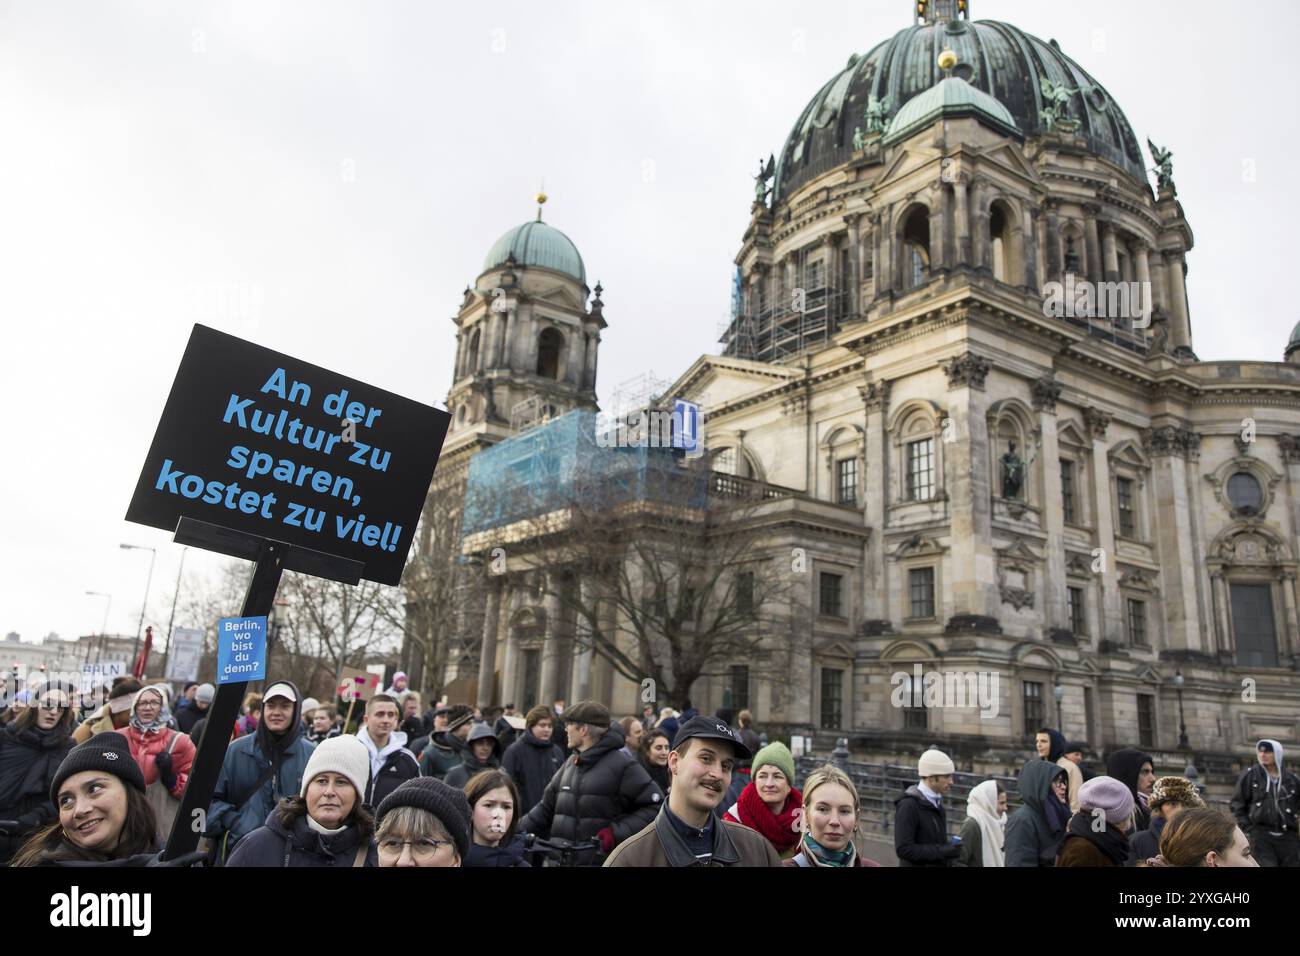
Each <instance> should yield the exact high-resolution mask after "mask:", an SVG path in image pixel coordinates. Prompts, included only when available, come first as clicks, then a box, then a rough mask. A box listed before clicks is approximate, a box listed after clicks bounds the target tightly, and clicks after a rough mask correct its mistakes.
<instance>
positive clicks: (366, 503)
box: [126, 325, 451, 584]
mask: <svg viewBox="0 0 1300 956" xmlns="http://www.w3.org/2000/svg"><path fill="white" fill-rule="evenodd" d="M450 422H451V416H450V415H448V414H447V413H446V412H444V411H440V410H439V409H436V408H431V407H429V406H428V405H421V404H420V403H419V402H413V401H411V400H410V399H407V398H402V397H401V396H400V395H394V394H393V393H392V392H386V391H384V390H383V389H379V388H375V387H374V386H372V385H367V384H366V383H364V382H358V381H356V380H355V379H351V378H346V377H344V376H342V375H339V374H338V373H336V372H331V371H329V370H327V369H323V368H320V367H319V366H316V365H310V364H308V363H307V362H302V361H299V360H298V359H295V358H293V357H291V356H288V355H283V354H281V353H279V352H274V351H272V350H270V349H266V348H262V347H261V346H259V345H254V344H253V343H251V342H245V341H244V340H242V339H238V338H235V337H234V336H232V335H226V334H225V333H223V332H218V331H216V330H215V329H210V328H207V327H206V326H203V325H195V326H194V331H193V333H192V334H191V335H190V341H189V345H188V346H187V347H186V349H185V355H184V357H182V359H181V366H180V370H179V371H178V372H177V373H176V381H175V382H174V383H173V384H172V390H171V394H170V395H169V396H168V398H167V405H166V407H165V408H164V409H163V414H162V420H161V421H160V422H159V423H158V431H157V433H156V434H155V435H154V439H153V444H152V445H151V446H150V448H149V457H148V458H146V459H145V463H144V468H143V470H142V471H141V473H140V480H139V482H138V483H137V484H136V487H135V494H134V495H133V496H132V498H131V505H130V508H128V510H127V513H126V518H127V520H128V521H136V522H139V523H140V524H146V525H152V526H153V527H156V528H163V529H165V530H168V531H174V530H175V529H176V524H177V521H178V520H179V519H180V518H182V517H185V518H193V519H196V520H199V521H203V522H207V523H208V524H212V525H218V526H220V527H224V528H229V529H232V530H234V531H236V532H242V533H246V534H249V535H252V536H255V537H258V538H265V539H269V540H273V541H282V542H285V543H287V544H290V545H297V546H301V547H305V548H310V549H312V550H314V551H319V552H323V553H325V554H329V555H335V556H339V557H342V558H346V559H349V560H353V561H359V562H361V563H362V564H364V565H365V571H364V572H363V574H362V577H364V578H366V579H368V580H371V581H378V582H380V583H381V584H397V583H398V582H399V581H400V580H401V577H402V568H403V567H404V566H405V564H406V556H407V552H408V550H409V549H410V545H411V540H412V537H413V535H414V534H415V524H416V521H417V520H418V519H419V517H420V511H421V509H422V508H423V506H424V500H425V496H426V495H427V494H428V490H429V482H430V481H432V480H433V470H434V466H435V465H436V464H437V461H438V453H439V452H440V451H441V450H442V442H443V439H444V438H445V437H446V435H447V426H448V425H449V424H450Z"/></svg>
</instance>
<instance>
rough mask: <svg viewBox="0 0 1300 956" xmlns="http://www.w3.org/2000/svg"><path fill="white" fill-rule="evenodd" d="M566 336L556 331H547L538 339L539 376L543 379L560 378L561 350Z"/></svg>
mask: <svg viewBox="0 0 1300 956" xmlns="http://www.w3.org/2000/svg"><path fill="white" fill-rule="evenodd" d="M563 346H564V336H562V335H561V334H560V333H559V332H558V331H557V330H555V329H545V330H543V331H542V334H541V335H539V336H538V337H537V374H538V375H540V376H542V378H554V379H558V378H559V377H560V349H561V348H562V347H563Z"/></svg>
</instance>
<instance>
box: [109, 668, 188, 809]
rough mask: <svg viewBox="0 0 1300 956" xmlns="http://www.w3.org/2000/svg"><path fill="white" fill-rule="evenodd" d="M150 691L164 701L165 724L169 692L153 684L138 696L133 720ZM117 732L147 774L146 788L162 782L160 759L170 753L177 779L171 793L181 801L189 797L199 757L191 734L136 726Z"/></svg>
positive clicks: (143, 689)
mask: <svg viewBox="0 0 1300 956" xmlns="http://www.w3.org/2000/svg"><path fill="white" fill-rule="evenodd" d="M150 691H153V692H156V693H157V694H158V695H159V696H160V697H161V698H162V708H161V709H160V710H159V712H158V717H159V721H163V720H165V719H166V717H167V692H166V690H165V689H160V688H159V687H158V686H157V685H153V684H151V685H149V686H147V687H142V688H141V689H140V691H139V693H137V694H136V695H135V700H133V701H132V702H131V716H132V717H134V716H135V709H136V706H137V705H138V704H139V703H140V697H141V696H142V695H143V694H146V693H149V692H150ZM117 732H118V733H119V734H121V735H122V736H123V737H125V738H126V742H127V745H128V746H129V747H130V748H131V756H132V757H133V758H135V762H136V764H137V765H138V766H139V767H140V772H141V773H143V774H144V783H145V786H146V787H147V786H148V785H149V784H151V783H156V782H157V781H158V780H159V779H160V776H161V775H160V774H159V772H158V755H159V754H161V753H166V752H167V751H168V750H169V749H170V751H171V757H172V775H173V776H174V777H175V778H176V779H175V783H174V784H173V785H172V787H171V790H170V793H171V795H172V796H173V797H175V798H176V799H177V800H179V799H180V798H181V796H182V795H183V794H184V793H185V785H186V784H187V783H188V782H189V779H190V767H191V766H193V764H194V755H195V753H196V749H195V747H194V741H192V740H190V738H189V736H188V735H187V734H183V733H181V732H180V731H179V730H172V729H170V728H168V727H166V726H159V727H156V728H154V729H152V730H149V731H143V730H140V729H139V728H138V727H136V726H135V725H134V724H127V725H126V726H125V727H122V728H120V729H119V730H118V731H117ZM173 737H174V738H175V742H174V743H173V742H172V738H173Z"/></svg>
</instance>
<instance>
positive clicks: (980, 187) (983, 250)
mask: <svg viewBox="0 0 1300 956" xmlns="http://www.w3.org/2000/svg"><path fill="white" fill-rule="evenodd" d="M973 196H974V203H973V205H974V210H975V211H974V214H973V215H972V216H971V219H972V224H971V232H972V236H971V255H972V256H973V257H974V265H975V268H977V269H983V270H984V271H986V272H992V271H993V243H992V241H991V240H990V239H989V187H988V183H986V182H985V181H984V180H980V181H979V182H978V183H977V184H976V185H975V188H974V193H973Z"/></svg>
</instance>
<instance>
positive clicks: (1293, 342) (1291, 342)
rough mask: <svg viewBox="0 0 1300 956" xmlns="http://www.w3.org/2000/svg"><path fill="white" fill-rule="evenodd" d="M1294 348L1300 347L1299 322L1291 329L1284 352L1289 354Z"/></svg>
mask: <svg viewBox="0 0 1300 956" xmlns="http://www.w3.org/2000/svg"><path fill="white" fill-rule="evenodd" d="M1296 349H1300V322H1297V323H1296V327H1295V328H1294V329H1292V330H1291V338H1290V339H1288V340H1287V343H1286V354H1287V355H1290V354H1291V353H1292V352H1294V351H1295V350H1296Z"/></svg>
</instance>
